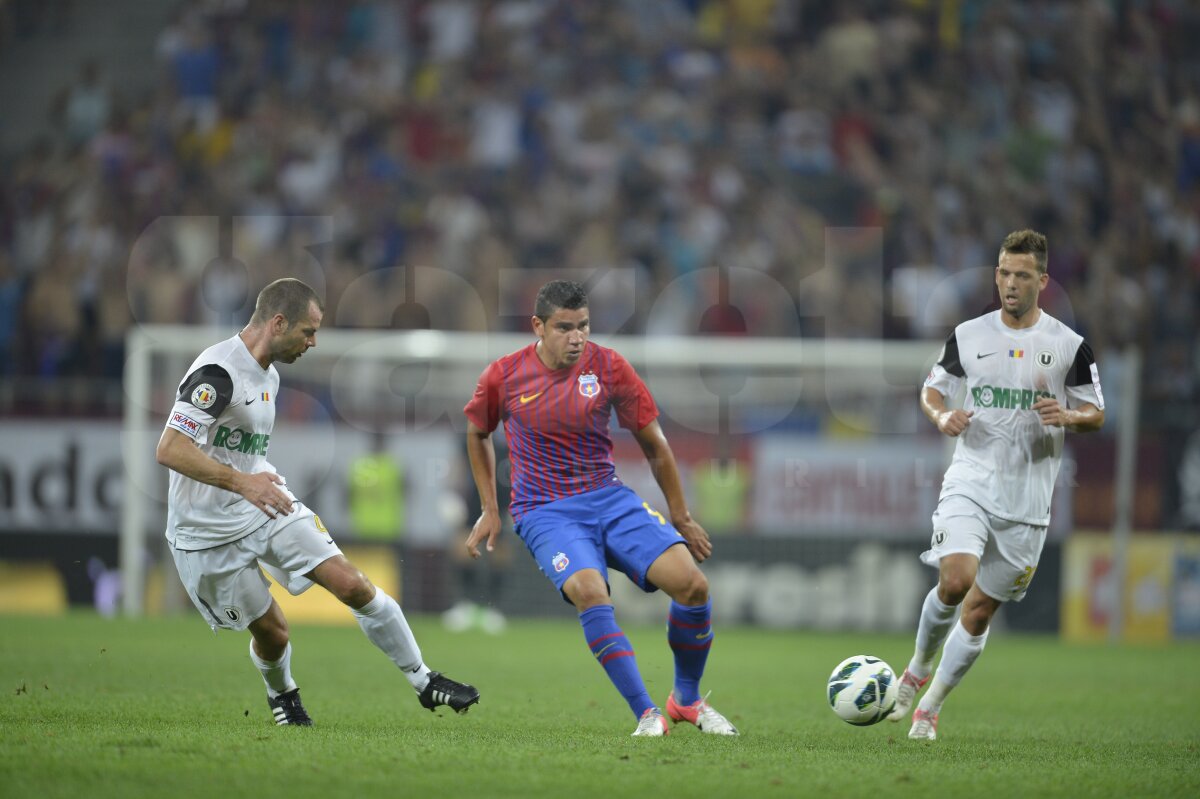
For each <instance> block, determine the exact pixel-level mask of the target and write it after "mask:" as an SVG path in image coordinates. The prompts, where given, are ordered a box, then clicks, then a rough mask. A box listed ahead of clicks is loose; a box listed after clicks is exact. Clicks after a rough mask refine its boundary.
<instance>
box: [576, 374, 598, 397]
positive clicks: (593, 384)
mask: <svg viewBox="0 0 1200 799" xmlns="http://www.w3.org/2000/svg"><path fill="white" fill-rule="evenodd" d="M579 393H580V394H582V395H583V396H585V397H588V398H591V397H594V396H596V395H597V394H599V393H600V378H599V377H596V375H594V374H592V373H591V372H587V373H585V374H581V375H580V376H579Z"/></svg>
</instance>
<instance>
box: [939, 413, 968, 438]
mask: <svg viewBox="0 0 1200 799" xmlns="http://www.w3.org/2000/svg"><path fill="white" fill-rule="evenodd" d="M974 415H975V411H964V410H962V409H961V408H955V409H954V410H952V411H942V412H941V413H940V414H938V419H937V428H938V430H940V431H941V432H943V433H945V434H946V435H948V436H950V437H951V438H954V437H956V436H958V435H960V434H961V433H962V431H964V430H966V429H967V426H968V425H970V424H971V417H972V416H974Z"/></svg>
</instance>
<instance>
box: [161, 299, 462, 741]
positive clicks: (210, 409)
mask: <svg viewBox="0 0 1200 799" xmlns="http://www.w3.org/2000/svg"><path fill="white" fill-rule="evenodd" d="M322 315H323V308H322V306H321V302H320V300H319V299H318V298H317V295H316V294H315V293H314V292H313V290H312V289H311V288H310V287H309V286H307V285H305V284H304V283H302V282H301V281H299V280H294V279H291V278H285V279H283V280H277V281H275V282H274V283H272V284H270V285H269V286H267V287H266V288H265V289H263V290H262V292H261V293H260V294H259V295H258V301H257V303H256V305H255V309H254V315H253V317H252V318H251V319H250V323H249V324H248V325H246V327H245V328H244V329H243V330H242V331H241V332H240V333H238V334H237V335H236V336H234V337H233V338H231V339H228V340H226V341H222V342H220V343H219V344H214V345H213V346H211V347H209V348H208V349H206V350H205V351H204V352H202V353H200V356H199V357H197V358H196V360H195V361H194V362H193V363H192V365H191V367H190V368H189V369H188V372H187V377H185V378H184V379H183V382H182V383H180V384H179V391H178V394H177V399H176V401H175V405H174V407H173V408H172V409H171V413H170V416H169V418H168V419H167V425H166V429H165V430H163V434H162V438H161V439H160V440H159V442H158V451H157V457H158V462H159V463H161V464H162V465H164V466H166V467H168V468H169V469H170V470H171V474H170V493H169V497H168V503H167V541H169V542H170V544H171V554H172V555H173V556H174V559H175V566H176V568H177V569H178V570H179V577H180V579H181V580H182V581H183V585H184V588H186V589H187V592H188V596H190V597H191V599H192V602H193V603H194V604H195V605H196V608H197V610H199V611H200V614H201V615H202V616H204V619H205V621H207V622H208V624H209V626H211V627H212V628H213V630H214V631H215V630H216V629H218V628H225V629H231V630H246V629H248V630H249V631H250V636H251V640H250V660H251V661H253V663H254V665H255V666H256V667H257V668H258V670H259V671H260V672H262V676H263V680H264V681H265V682H266V685H267V704H268V706H269V707H270V709H271V712H272V715H273V716H274V720H275V723H276V724H293V725H303V726H308V725H311V724H312V719H311V718H310V717H309V715H308V713H307V712H305V710H304V705H303V704H301V702H300V692H299V690H298V689H297V687H296V682H295V680H293V679H292V671H291V659H292V645H291V643H290V642H289V636H288V625H287V620H286V619H285V618H284V616H283V612H282V611H281V610H280V608H279V605H278V604H277V603H276V602H275V600H274V599H273V598H272V597H271V593H270V591H269V590H268V582H267V579H266V577H264V576H263V574H262V572H261V571H260V569H259V567H260V565H261V566H262V568H264V569H266V570H267V571H268V572H269V573H270V574H271V575H272V576H273V577H275V578H276V579H277V580H278V581H279V582H280V584H281V585H283V586H285V587H286V588H287V590H288V591H289V592H291V593H292V594H299V593H301V592H303V591H305V590H307V589H308V588H310V587H311V586H312V584H313V583H316V584H317V585H320V586H321V587H322V588H324V589H325V590H327V591H329V592H330V593H331V594H333V595H334V596H335V597H337V598H338V599H339V600H341V601H342V602H343V603H345V604H346V605H348V606H349V607H350V612H351V613H352V614H354V617H355V619H356V620H357V621H358V624H359V626H360V627H361V628H362V630H363V632H364V633H366V636H367V638H368V639H370V641H371V643H373V644H375V645H376V646H377V647H379V648H380V649H381V650H383V652H384V653H385V654H386V655H387V656H388V657H389V658H391V659H392V661H393V662H394V663H395V664H396V665H397V666H399V667H400V670H401V671H402V672H403V673H404V676H405V677H406V678H407V679H408V681H409V683H410V684H411V685H412V687H413V689H414V690H415V691H416V692H417V695H418V699H419V701H420V703H421V705H422V706H423V707H426V708H428V709H429V710H433V709H435V708H437V707H438V706H440V705H448V706H449V707H450V708H451V709H453V710H455V711H457V712H459V713H464V712H466V710H467V709H468V708H469V707H470V706H471V705H472V704H474V703H476V702H478V701H479V692H478V691H476V690H475V688H473V687H472V686H470V685H466V684H463V683H459V682H455V681H454V680H451V679H450V678H448V677H446V676H445V675H443V674H440V673H438V672H436V671H430V670H429V668H428V667H427V666H426V665H425V663H424V661H423V660H422V658H421V650H420V648H419V647H418V646H417V642H416V640H415V639H414V638H413V634H412V630H410V629H409V626H408V622H407V621H406V620H405V618H404V613H403V612H402V611H401V610H400V606H399V605H397V604H396V601H395V600H394V599H392V598H391V597H390V596H388V595H387V594H386V593H385V592H384V591H383V590H382V589H379V588H376V587H375V586H374V585H372V584H371V582H370V581H369V580H368V579H367V578H366V576H365V575H363V573H362V572H360V571H359V570H358V569H357V568H355V567H354V565H353V564H351V563H350V562H349V561H348V560H346V558H345V556H344V555H342V552H341V550H340V549H338V547H337V545H336V544H335V543H334V542H333V537H332V536H331V535H330V534H329V532H328V531H327V530H326V529H325V527H324V525H322V524H321V520H320V518H319V517H317V516H316V515H315V514H314V513H313V511H312V510H310V509H309V508H307V507H305V506H304V504H303V503H302V502H300V501H299V500H298V499H296V497H295V496H294V495H293V494H292V493H291V491H289V490H288V488H287V484H286V482H285V481H284V479H283V477H281V476H280V475H279V473H278V472H277V471H276V469H275V467H274V466H272V465H271V464H270V463H269V462H268V461H267V450H268V448H269V446H270V439H271V431H272V428H273V427H274V425H275V402H276V399H277V395H278V392H279V373H278V372H277V371H276V370H275V366H274V365H273V364H274V363H275V362H277V361H278V362H282V363H294V362H295V360H296V359H297V358H299V357H301V356H302V355H303V354H304V352H305V351H306V350H308V349H309V348H310V347H315V346H316V345H317V330H318V329H319V328H320V327H321V318H322Z"/></svg>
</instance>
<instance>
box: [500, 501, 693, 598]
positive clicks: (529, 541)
mask: <svg viewBox="0 0 1200 799" xmlns="http://www.w3.org/2000/svg"><path fill="white" fill-rule="evenodd" d="M516 532H517V535H519V536H520V537H521V540H522V541H524V542H525V546H527V547H529V551H530V552H531V553H533V559H534V560H536V561H537V565H538V568H539V569H541V570H542V574H544V575H546V576H547V577H549V578H550V582H552V583H554V587H555V588H557V589H558V590H559V591H562V587H563V584H564V583H565V582H566V581H567V578H569V577H570V576H571V575H572V574H574V573H575V572H577V571H579V570H580V569H595V570H596V571H598V572H600V574H601V575H603V577H604V581H605V582H606V583H607V582H608V567H609V566H611V567H612V568H614V569H616V570H617V571H620V572H623V573H624V574H625V576H626V577H628V578H629V579H630V580H632V581H633V583H634V585H636V586H637V587H638V588H640V589H642V590H643V591H645V592H647V593H650V592H653V591H657V590H658V587H657V586H655V585H653V584H651V583H649V582H647V581H646V571H647V570H648V569H649V568H650V565H651V564H652V563H654V561H656V560H658V556H659V555H661V554H662V553H664V552H666V551H667V549H669V548H670V547H672V546H674V545H675V544H683V543H685V542H684V540H683V536H681V535H680V534H679V532H678V531H677V530H676V529H675V528H674V527H673V526H672V525H671V523H670V522H669V521H667V519H666V517H665V516H663V515H662V514H661V513H659V512H658V511H657V510H655V509H654V508H653V507H652V506H651V505H650V503H648V502H645V501H643V500H642V498H641V497H639V496H638V495H637V494H635V493H634V492H633V489H631V488H629V487H628V486H623V485H617V486H608V487H605V488H599V489H596V490H595V491H588V492H587V493H585V494H577V495H575V496H573V497H567V498H566V499H560V500H556V501H554V502H550V503H548V504H546V505H542V506H540V507H538V508H535V509H534V510H532V511H530V512H529V513H527V514H525V515H524V516H522V517H521V519H520V521H518V522H517V523H516Z"/></svg>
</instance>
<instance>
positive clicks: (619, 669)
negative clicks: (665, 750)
mask: <svg viewBox="0 0 1200 799" xmlns="http://www.w3.org/2000/svg"><path fill="white" fill-rule="evenodd" d="M579 623H580V624H582V625H583V635H584V637H585V638H586V639H587V642H588V646H589V647H590V648H591V650H592V654H593V655H595V656H596V660H598V661H599V662H600V665H601V666H603V667H604V671H605V672H606V673H607V674H608V679H610V680H612V684H613V685H615V686H616V687H617V690H618V691H620V692H621V696H623V697H625V701H626V702H628V703H629V709H630V710H632V711H633V715H634V716H636V717H637V718H641V717H642V713H644V712H646V710H647V709H648V708H651V707H654V706H655V705H654V702H653V701H652V700H651V699H650V694H648V693H646V684H645V683H644V682H642V675H641V672H639V671H638V667H637V658H635V657H634V655H633V647H632V646H631V645H630V643H629V639H628V638H626V637H625V633H623V632H621V628H620V627H618V626H617V620H616V618H615V617H614V616H613V608H612V605H597V606H595V607H593V608H588V609H587V610H585V611H584V612H583V613H580V614H579Z"/></svg>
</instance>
